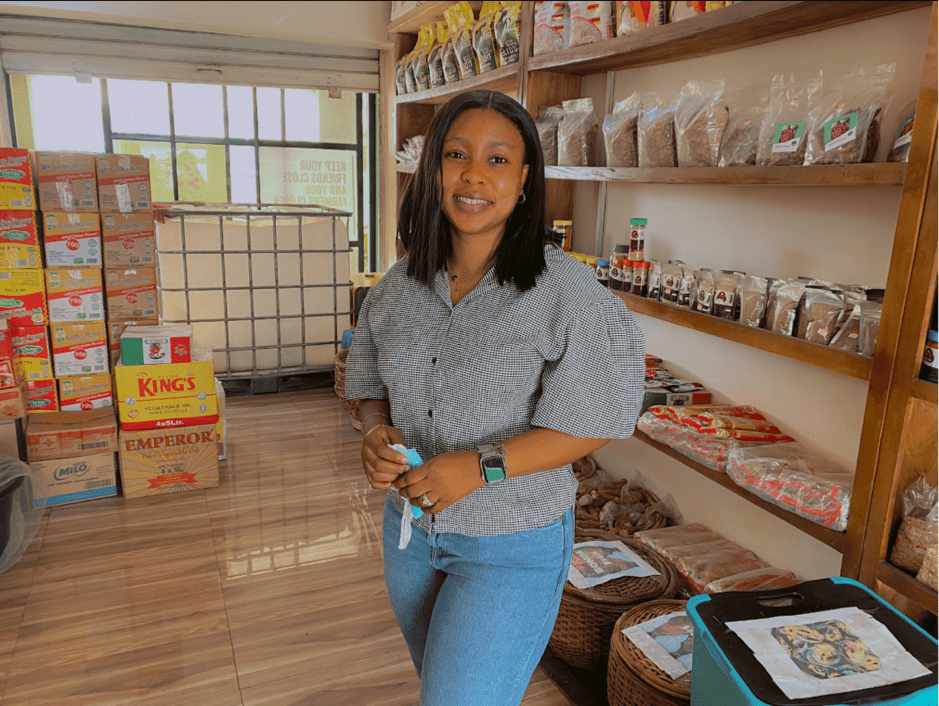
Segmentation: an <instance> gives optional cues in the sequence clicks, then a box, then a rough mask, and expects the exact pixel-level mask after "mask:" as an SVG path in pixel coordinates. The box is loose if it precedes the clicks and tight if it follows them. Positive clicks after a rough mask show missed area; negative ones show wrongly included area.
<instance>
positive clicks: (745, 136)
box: [719, 83, 769, 167]
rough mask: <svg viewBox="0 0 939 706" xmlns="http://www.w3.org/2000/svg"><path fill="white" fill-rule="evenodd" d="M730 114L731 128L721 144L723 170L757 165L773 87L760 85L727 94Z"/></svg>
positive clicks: (728, 126) (720, 162) (728, 124)
mask: <svg viewBox="0 0 939 706" xmlns="http://www.w3.org/2000/svg"><path fill="white" fill-rule="evenodd" d="M725 98H726V100H727V106H728V109H729V111H730V113H729V119H728V122H727V129H726V130H725V131H724V138H723V140H722V141H721V157H720V161H719V165H720V166H721V167H744V166H753V165H755V164H756V152H757V147H758V146H759V144H760V128H762V126H763V118H764V117H765V116H766V107H767V105H768V104H769V84H768V83H758V84H754V85H752V86H748V87H747V88H742V89H740V90H737V91H733V92H731V93H728V94H726V96H725Z"/></svg>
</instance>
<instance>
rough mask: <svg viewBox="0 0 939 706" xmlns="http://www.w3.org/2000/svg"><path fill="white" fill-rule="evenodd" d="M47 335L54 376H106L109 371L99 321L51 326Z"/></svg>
mask: <svg viewBox="0 0 939 706" xmlns="http://www.w3.org/2000/svg"><path fill="white" fill-rule="evenodd" d="M49 332H50V334H51V335H52V359H53V362H54V364H55V374H56V377H62V376H64V375H87V374H89V373H106V372H108V371H109V370H110V369H111V368H110V365H109V364H108V340H107V334H106V332H105V326H104V322H103V321H89V322H87V323H81V324H76V323H57V324H52V325H51V326H50V327H49Z"/></svg>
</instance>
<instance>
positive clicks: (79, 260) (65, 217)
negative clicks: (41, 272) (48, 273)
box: [42, 211, 102, 267]
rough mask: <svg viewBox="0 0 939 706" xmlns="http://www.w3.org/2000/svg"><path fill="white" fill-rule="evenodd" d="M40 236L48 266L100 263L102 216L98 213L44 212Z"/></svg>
mask: <svg viewBox="0 0 939 706" xmlns="http://www.w3.org/2000/svg"><path fill="white" fill-rule="evenodd" d="M42 237H43V248H44V249H45V253H46V266H47V267H75V266H82V267H92V266H96V267H100V266H101V261H102V258H101V219H100V217H99V216H98V214H97V213H80V212H71V213H70V212H68V211H47V212H43V214H42Z"/></svg>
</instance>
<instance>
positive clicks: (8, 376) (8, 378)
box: [0, 358, 16, 390]
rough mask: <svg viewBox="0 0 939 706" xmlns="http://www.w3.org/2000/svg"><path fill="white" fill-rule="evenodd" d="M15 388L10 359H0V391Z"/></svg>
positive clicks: (14, 373) (13, 372) (13, 371)
mask: <svg viewBox="0 0 939 706" xmlns="http://www.w3.org/2000/svg"><path fill="white" fill-rule="evenodd" d="M11 387H16V371H15V370H14V369H13V361H12V360H11V359H10V358H3V359H0V390H6V389H9V388H11Z"/></svg>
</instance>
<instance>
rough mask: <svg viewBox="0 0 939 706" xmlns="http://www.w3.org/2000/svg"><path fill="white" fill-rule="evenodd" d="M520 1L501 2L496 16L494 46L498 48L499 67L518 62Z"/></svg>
mask: <svg viewBox="0 0 939 706" xmlns="http://www.w3.org/2000/svg"><path fill="white" fill-rule="evenodd" d="M521 8H522V3H521V2H520V0H508V1H507V2H503V3H502V5H501V6H500V7H499V12H498V13H497V14H496V22H495V30H496V45H497V46H498V47H499V66H505V65H506V64H514V63H516V62H517V61H518V48H519V41H518V25H519V18H520V17H521V12H522V9H521Z"/></svg>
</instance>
